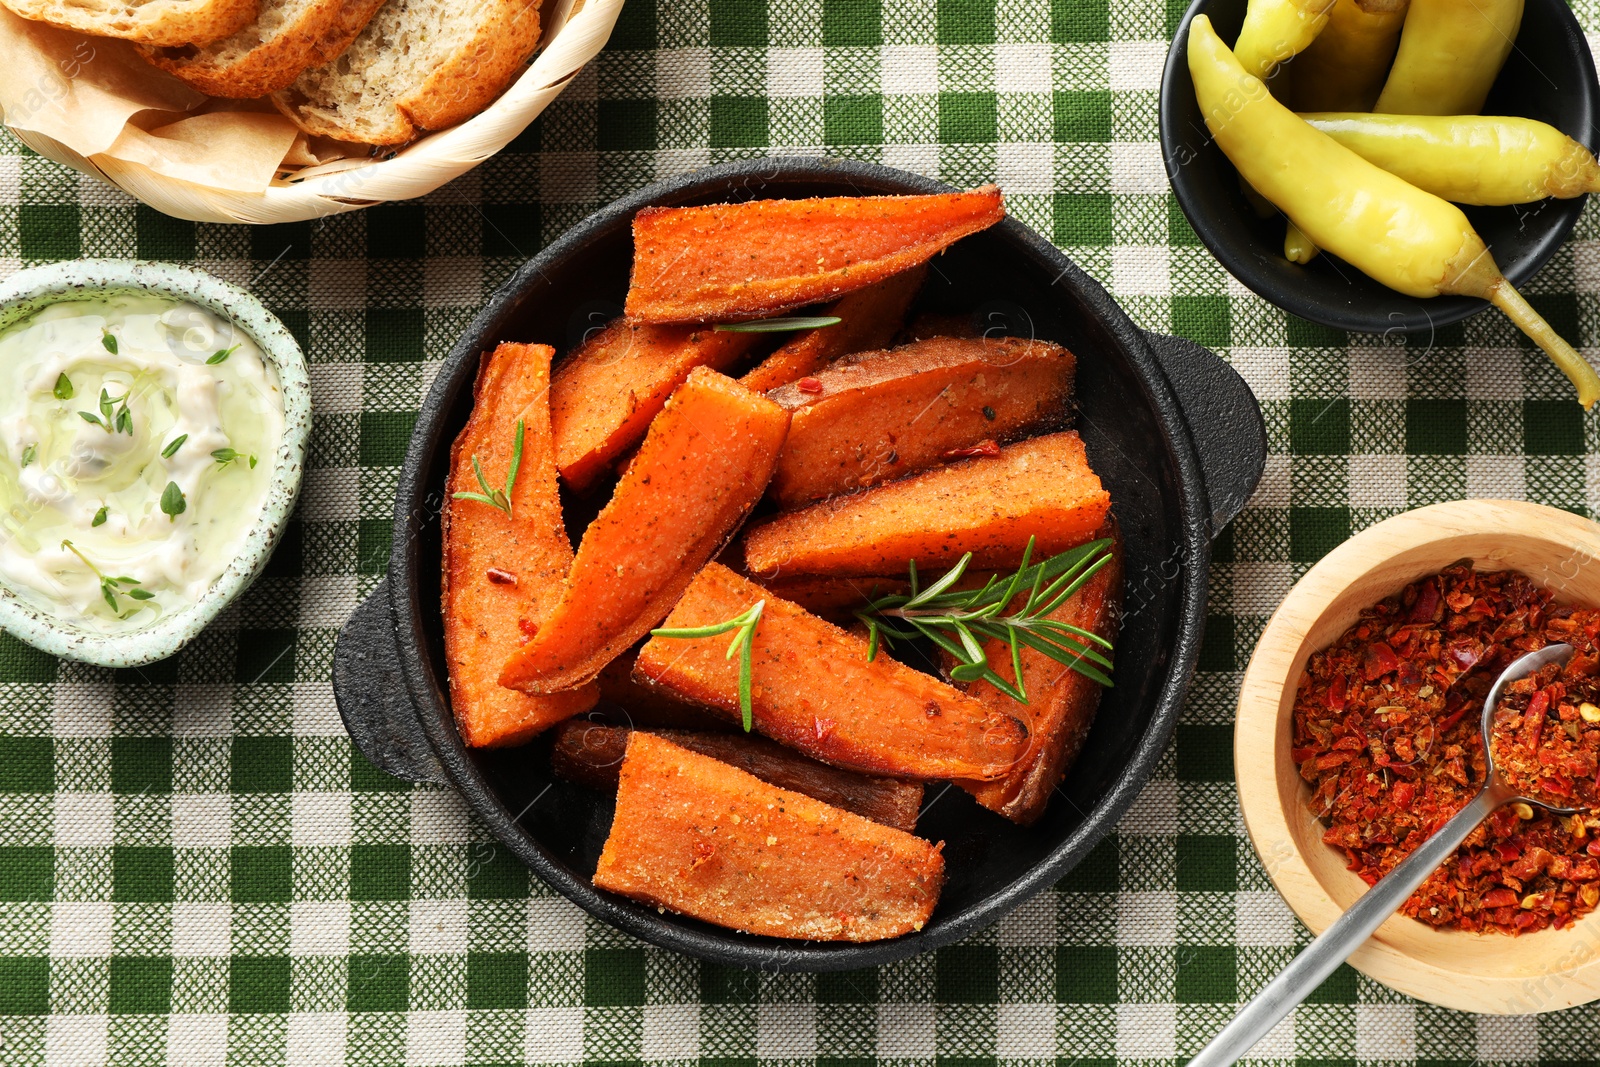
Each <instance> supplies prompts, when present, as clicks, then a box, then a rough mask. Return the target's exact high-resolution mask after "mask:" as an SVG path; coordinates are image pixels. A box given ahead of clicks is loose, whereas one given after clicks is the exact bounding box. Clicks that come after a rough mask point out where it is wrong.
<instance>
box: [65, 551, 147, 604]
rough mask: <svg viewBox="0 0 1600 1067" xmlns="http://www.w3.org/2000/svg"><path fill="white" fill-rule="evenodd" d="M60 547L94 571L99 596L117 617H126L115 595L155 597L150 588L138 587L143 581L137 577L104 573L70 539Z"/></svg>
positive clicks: (145, 598) (136, 598)
mask: <svg viewBox="0 0 1600 1067" xmlns="http://www.w3.org/2000/svg"><path fill="white" fill-rule="evenodd" d="M61 547H62V548H64V549H66V550H67V551H68V552H71V553H72V554H73V555H74V556H77V557H78V558H79V559H81V560H83V565H84V566H85V567H88V568H89V569H90V570H91V571H94V576H95V577H96V578H98V579H100V596H101V598H102V599H104V600H105V602H106V606H107V607H109V608H110V609H111V611H112V612H113V613H114V614H117V615H119V617H121V618H127V615H122V614H121V612H122V609H121V608H120V607H119V606H118V604H117V597H119V596H125V597H127V598H129V599H130V600H153V599H154V598H155V594H154V593H152V592H150V590H148V589H142V588H140V586H141V585H142V584H143V583H142V582H140V581H139V579H137V578H130V577H128V576H127V575H125V574H123V575H118V576H116V577H112V576H111V575H108V574H106V573H105V572H104V571H102V570H101V569H100V568H99V567H96V566H95V565H94V562H93V561H92V560H90V559H89V557H88V556H86V555H84V554H83V553H82V552H81V551H79V550H78V546H77V545H75V544H73V543H72V542H71V541H62V542H61ZM128 614H132V612H131V611H130V612H129V613H128Z"/></svg>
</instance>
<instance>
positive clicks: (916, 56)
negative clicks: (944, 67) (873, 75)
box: [880, 44, 939, 96]
mask: <svg viewBox="0 0 1600 1067" xmlns="http://www.w3.org/2000/svg"><path fill="white" fill-rule="evenodd" d="M880 56H881V61H882V63H883V73H882V78H883V83H882V84H883V92H884V95H885V96H914V95H917V94H931V93H937V92H938V91H939V49H938V48H937V47H935V46H934V45H931V44H890V45H884V46H883V49H882V51H881V53H880Z"/></svg>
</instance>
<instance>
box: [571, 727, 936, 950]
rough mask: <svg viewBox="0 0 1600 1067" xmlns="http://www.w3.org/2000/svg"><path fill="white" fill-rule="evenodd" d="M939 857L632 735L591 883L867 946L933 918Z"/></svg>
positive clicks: (735, 923) (798, 934)
mask: <svg viewBox="0 0 1600 1067" xmlns="http://www.w3.org/2000/svg"><path fill="white" fill-rule="evenodd" d="M941 848H942V846H940V845H932V844H929V843H928V842H926V841H924V840H923V839H922V838H920V837H914V836H912V835H911V834H908V833H905V832H904V831H901V830H895V829H891V828H890V827H887V826H881V825H879V824H878V823H875V822H873V821H871V820H870V819H864V818H862V817H861V816H859V815H855V814H852V813H851V812H848V811H842V810H840V809H839V808H835V807H833V806H832V805H829V804H824V803H823V802H822V801H820V800H813V799H812V798H811V797H808V796H805V795H804V794H802V793H795V792H791V791H789V790H787V789H779V788H778V787H777V786H774V785H769V784H767V783H766V782H763V781H762V780H761V779H759V778H757V777H755V776H754V775H751V774H746V773H745V772H744V771H741V770H739V769H737V768H735V767H730V766H728V765H727V764H726V763H721V762H719V761H717V760H714V759H712V758H711V757H710V756H702V755H700V754H699V753H698V752H690V751H689V750H688V749H686V748H683V747H681V746H679V745H675V744H673V743H672V742H671V741H668V740H665V739H664V738H660V737H653V736H651V735H650V734H647V733H642V732H640V733H635V734H634V735H633V736H632V737H631V738H629V739H628V751H627V757H626V758H625V759H624V760H623V762H622V772H621V776H620V781H619V783H618V786H617V814H616V818H615V819H614V820H613V821H612V823H611V834H610V836H609V837H607V838H606V844H605V848H604V849H603V850H601V853H600V862H599V865H598V866H597V868H596V870H595V872H594V884H595V885H596V886H598V887H599V888H601V889H606V890H610V891H611V892H613V893H619V894H621V895H622V896H625V897H629V898H631V899H633V900H638V901H642V902H644V903H646V904H650V905H654V906H656V907H660V908H669V909H671V910H672V911H675V912H680V913H682V914H684V915H690V916H693V917H694V918H697V919H703V920H704V921H706V922H709V923H715V924H716V925H718V926H726V927H730V928H732V929H735V930H745V931H748V932H750V933H752V934H765V935H767V936H769V937H784V938H803V939H806V940H814V941H877V940H882V939H884V938H889V937H899V936H900V935H902V934H908V933H911V932H913V931H915V930H920V929H922V927H923V925H924V924H925V923H926V922H927V921H928V918H929V916H931V915H932V914H933V909H934V907H935V905H937V904H938V901H939V890H940V889H941V888H942V886H943V883H944V857H943V855H942V854H941V851H940V849H941Z"/></svg>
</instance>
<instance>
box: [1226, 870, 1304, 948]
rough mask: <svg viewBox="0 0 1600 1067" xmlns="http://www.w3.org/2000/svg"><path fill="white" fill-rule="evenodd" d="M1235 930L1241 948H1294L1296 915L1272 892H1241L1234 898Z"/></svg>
mask: <svg viewBox="0 0 1600 1067" xmlns="http://www.w3.org/2000/svg"><path fill="white" fill-rule="evenodd" d="M1269 869H1270V867H1269ZM1233 931H1234V934H1233V936H1234V939H1235V940H1236V941H1237V942H1238V943H1239V944H1241V945H1292V944H1294V941H1295V918H1294V912H1292V911H1290V910H1289V905H1288V904H1286V903H1285V902H1284V899H1283V898H1282V897H1280V896H1279V895H1278V894H1277V893H1276V892H1275V891H1273V890H1270V889H1265V890H1262V889H1245V890H1241V891H1240V892H1239V893H1238V894H1237V895H1236V896H1235V897H1234V898H1233Z"/></svg>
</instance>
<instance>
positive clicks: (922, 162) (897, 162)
mask: <svg viewBox="0 0 1600 1067" xmlns="http://www.w3.org/2000/svg"><path fill="white" fill-rule="evenodd" d="M883 165H884V166H886V167H899V168H900V169H901V170H909V171H911V172H912V173H913V174H930V175H931V174H938V173H939V146H938V145H936V144H886V145H884V146H883Z"/></svg>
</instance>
